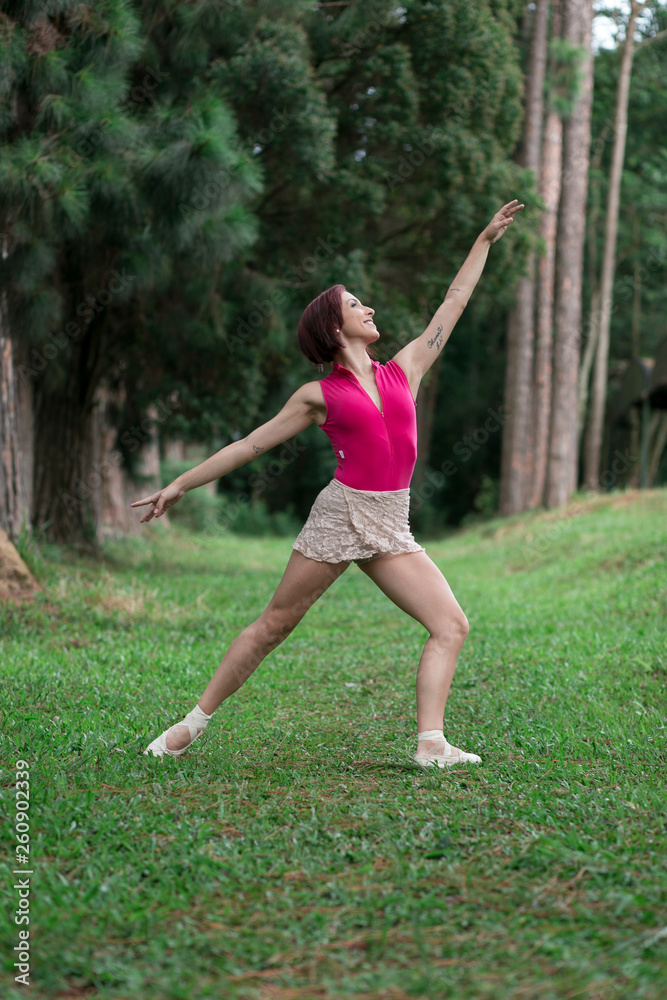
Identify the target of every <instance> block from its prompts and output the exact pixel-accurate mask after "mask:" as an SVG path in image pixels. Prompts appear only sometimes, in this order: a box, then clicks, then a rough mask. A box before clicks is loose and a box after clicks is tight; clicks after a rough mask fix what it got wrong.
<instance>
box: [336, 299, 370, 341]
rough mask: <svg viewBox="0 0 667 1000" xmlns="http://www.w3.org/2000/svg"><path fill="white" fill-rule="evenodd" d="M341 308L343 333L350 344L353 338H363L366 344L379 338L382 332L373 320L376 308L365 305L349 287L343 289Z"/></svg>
mask: <svg viewBox="0 0 667 1000" xmlns="http://www.w3.org/2000/svg"><path fill="white" fill-rule="evenodd" d="M341 308H342V312H343V326H342V327H341V333H342V334H343V336H344V337H345V339H346V340H347V341H348V344H349V342H351V341H352V340H361V341H363V343H364V344H372V343H374V342H375V341H376V340H377V339H378V337H379V336H380V334H379V333H378V330H377V327H376V326H375V323H374V322H373V314H374V312H375V310H374V309H371V307H370V306H365V305H363V304H362V303H361V301H360V300H359V299H358V298H357V297H356V296H355V295H353V294H352V292H348V290H347V289H344V290H343V294H342V296H341Z"/></svg>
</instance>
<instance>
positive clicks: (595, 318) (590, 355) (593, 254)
mask: <svg viewBox="0 0 667 1000" xmlns="http://www.w3.org/2000/svg"><path fill="white" fill-rule="evenodd" d="M606 132H607V128H606V126H605V129H604V131H603V132H602V135H601V136H600V137H599V139H598V140H597V149H596V151H595V155H594V156H593V157H592V159H591V163H590V168H589V171H588V176H589V185H590V188H589V190H590V198H589V201H590V210H589V212H588V219H587V224H586V228H587V233H588V254H587V255H586V256H587V260H588V283H589V286H590V289H591V309H590V318H589V322H588V340H587V341H586V346H585V347H584V353H583V357H582V359H581V364H580V366H579V405H578V408H577V442H578V448H579V450H581V442H582V438H583V433H584V427H585V425H586V412H587V410H588V389H589V382H590V376H591V368H592V367H593V359H594V358H595V350H596V348H597V344H598V334H599V332H600V328H599V322H600V281H599V277H598V249H597V232H598V218H599V216H600V178H599V176H598V172H599V170H600V167H601V166H602V156H603V154H604V148H605V145H606Z"/></svg>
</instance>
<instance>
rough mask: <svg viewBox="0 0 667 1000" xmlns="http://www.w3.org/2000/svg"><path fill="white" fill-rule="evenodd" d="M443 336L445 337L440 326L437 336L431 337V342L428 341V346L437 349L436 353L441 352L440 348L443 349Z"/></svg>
mask: <svg viewBox="0 0 667 1000" xmlns="http://www.w3.org/2000/svg"><path fill="white" fill-rule="evenodd" d="M443 336H444V335H443V332H442V327H441V326H439V327H438V329H437V330H436V332H435V335H434V336H433V337H431V339H430V340H429V341H427V343H428V346H429V347H435V349H436V351H439V350H440V348H441V347H442V341H443Z"/></svg>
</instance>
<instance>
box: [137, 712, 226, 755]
mask: <svg viewBox="0 0 667 1000" xmlns="http://www.w3.org/2000/svg"><path fill="white" fill-rule="evenodd" d="M197 714H198V715H199V716H200V717H199V718H197V717H196V716H197ZM210 718H211V716H210V715H208V716H207V715H205V714H204V713H203V712H202V711H201V709H200V708H199V706H197V709H195V711H194V712H188V714H187V715H186V716H185V718H184V719H183V721H182V722H177V723H176V725H175V726H170V727H169V729H165V731H164V732H163V733H160V735H159V736H158V737H157V739H155V740H153V742H152V743H149V744H148V746H147V747H146V749H145V750H144V754H151V753H152V754H153V756H154V757H163V756H164V755H165V754H167V756H169V757H182V756H183V754H184V753H185V751H186V750H189V749H190V747H191V746H192V744H193V743H194V741H195V740H198V739H199V737H200V736H201V734H202V733H203V732H204V729H205V728H206V724H207V722H208V720H209V719H210ZM177 726H187V728H188V731H189V734H190V742H189V743H186V744H185V746H184V747H181V749H180V750H170V749H169V747H168V746H167V737H168V736H169V733H170V732H171V731H172V729H176V727H177Z"/></svg>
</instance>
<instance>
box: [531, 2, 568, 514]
mask: <svg viewBox="0 0 667 1000" xmlns="http://www.w3.org/2000/svg"><path fill="white" fill-rule="evenodd" d="M560 32H561V17H560V4H555V5H554V19H553V25H552V38H559V37H560ZM562 155H563V123H562V121H561V118H560V115H559V114H558V113H557V112H556V111H554V110H553V108H552V109H551V110H549V112H548V114H547V118H546V122H545V124H544V141H543V144H542V176H541V182H540V197H541V199H542V201H543V202H544V211H543V213H542V218H541V220H540V237H541V238H542V240H543V242H544V247H545V252H544V255H543V256H541V257H540V258H539V260H538V272H537V273H538V290H537V345H536V350H535V369H534V388H533V414H534V415H533V477H532V488H531V492H530V495H529V498H528V506H529V507H531V508H534V507H538V506H539V505H540V504H541V503H542V502H543V500H544V486H545V482H546V473H547V453H548V448H549V423H550V415H551V353H552V349H553V307H554V278H555V271H556V229H557V223H558V202H559V200H560V187H561V161H562Z"/></svg>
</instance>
